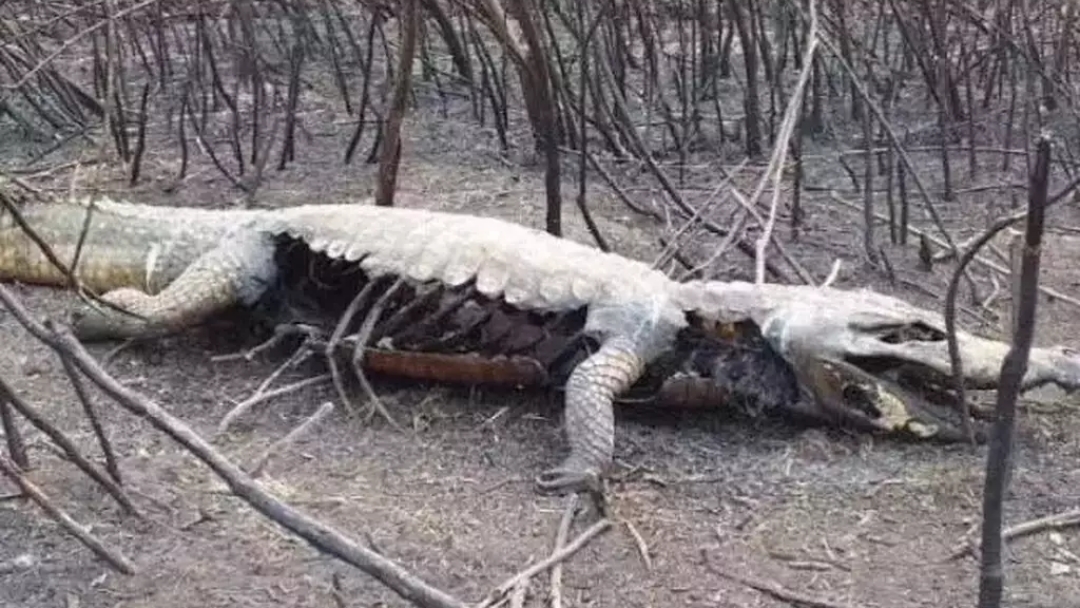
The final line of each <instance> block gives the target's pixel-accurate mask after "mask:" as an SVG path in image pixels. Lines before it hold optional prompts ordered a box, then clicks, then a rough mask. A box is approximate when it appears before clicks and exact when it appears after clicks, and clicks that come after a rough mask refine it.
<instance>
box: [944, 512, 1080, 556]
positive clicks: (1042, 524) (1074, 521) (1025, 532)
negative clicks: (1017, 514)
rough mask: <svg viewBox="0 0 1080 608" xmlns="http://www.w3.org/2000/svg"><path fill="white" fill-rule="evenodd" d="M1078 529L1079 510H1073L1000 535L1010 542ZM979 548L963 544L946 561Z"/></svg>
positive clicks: (1027, 523) (1007, 530)
mask: <svg viewBox="0 0 1080 608" xmlns="http://www.w3.org/2000/svg"><path fill="white" fill-rule="evenodd" d="M1072 527H1080V509H1073V510H1071V511H1064V512H1062V513H1055V514H1053V515H1047V516H1046V517H1040V518H1038V519H1032V520H1030V521H1025V522H1022V523H1019V524H1016V525H1015V526H1010V527H1008V528H1006V529H1005V531H1004V532H1002V533H1001V538H1002V539H1003V540H1005V541H1011V540H1014V539H1017V538H1021V537H1024V536H1030V535H1032V534H1036V533H1038V532H1045V531H1047V530H1061V529H1064V528H1072ZM978 548H979V543H978V542H965V543H964V545H963V546H962V547H960V548H958V549H956V550H955V551H953V553H952V554H951V555H949V559H948V560H947V561H952V560H956V559H960V558H961V557H964V556H965V555H968V554H970V553H974V551H975V550H976V549H978Z"/></svg>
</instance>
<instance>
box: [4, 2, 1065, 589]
mask: <svg viewBox="0 0 1080 608" xmlns="http://www.w3.org/2000/svg"><path fill="white" fill-rule="evenodd" d="M811 1H812V0H739V1H733V0H716V1H705V0H678V1H676V0H670V1H668V0H665V1H661V0H600V1H593V2H572V1H567V0H506V1H504V2H500V1H498V0H400V1H398V2H390V1H387V2H369V1H363V0H277V1H254V0H232V1H169V0H139V1H119V0H97V1H91V2H60V1H56V2H53V1H45V2H18V1H11V2H4V3H0V138H2V140H3V141H2V142H0V168H3V170H5V171H8V172H10V173H11V174H13V175H20V176H23V177H25V178H26V179H28V180H29V179H34V178H41V177H50V176H55V175H58V174H61V173H63V172H65V171H70V170H71V169H72V168H78V167H81V166H84V165H88V164H98V165H108V166H110V167H112V168H114V169H116V170H118V171H119V172H121V173H122V175H123V176H124V180H125V181H126V184H127V185H128V186H131V187H137V186H139V185H140V184H143V183H145V182H146V181H147V180H148V177H147V174H148V173H151V172H152V173H154V174H155V175H158V174H160V173H161V172H162V171H165V172H167V173H169V180H170V182H169V184H168V185H167V186H166V187H165V191H174V190H177V189H182V188H183V187H184V184H185V180H187V179H188V178H189V177H190V176H191V175H192V173H193V171H194V169H193V167H195V166H196V165H198V164H200V163H206V162H209V163H210V165H212V167H213V170H214V171H216V172H218V173H220V174H221V175H222V176H224V177H225V179H226V180H227V183H228V184H229V187H230V188H231V189H232V190H233V191H234V195H235V201H236V204H243V205H259V204H261V201H260V192H261V191H260V188H261V187H262V186H263V185H264V182H265V181H266V180H267V179H268V176H270V175H272V174H274V173H275V172H278V173H280V172H283V171H287V170H291V169H294V168H296V167H302V166H303V165H304V163H305V159H306V158H310V157H311V156H312V155H314V154H316V153H320V154H325V146H323V145H321V144H322V143H325V142H320V140H325V139H326V138H325V137H324V135H325V134H326V133H327V132H329V131H336V133H334V135H335V136H338V137H337V139H335V141H343V142H346V143H345V144H344V145H337V147H336V148H335V149H334V150H333V154H334V155H335V157H336V160H335V161H334V162H335V163H338V164H339V166H340V169H339V170H340V172H342V173H343V174H350V173H351V172H355V174H356V175H366V176H369V177H371V178H372V179H371V184H372V187H371V189H370V190H371V191H370V194H371V195H372V196H374V197H375V201H376V204H379V205H393V204H394V203H395V200H394V199H395V194H396V193H397V188H398V183H399V180H398V175H399V172H400V171H401V170H403V169H405V168H407V167H409V165H410V160H411V159H414V158H415V156H414V154H415V149H413V148H410V146H408V145H405V144H403V142H404V141H406V139H407V138H406V137H405V136H406V135H409V136H411V137H413V138H417V137H420V138H423V137H424V134H423V133H422V131H421V129H422V126H423V125H424V124H427V123H424V122H423V121H424V120H432V119H434V120H438V119H439V117H447V116H450V115H454V116H457V117H460V116H468V117H469V119H470V120H472V121H474V124H475V128H476V131H475V137H476V139H477V142H481V143H482V144H483V145H484V146H486V147H487V148H491V149H495V150H497V151H498V155H499V157H500V160H501V162H503V163H505V164H506V165H507V166H513V167H516V168H518V169H520V170H522V171H526V172H535V173H537V174H542V175H543V184H544V191H545V196H546V207H545V215H544V218H543V222H542V225H543V227H544V228H546V230H547V231H548V232H551V233H553V234H556V235H562V234H563V233H564V215H565V214H567V213H568V211H567V210H571V209H572V210H573V213H576V214H579V215H580V217H581V218H582V219H583V221H584V223H585V225H586V226H587V229H588V232H589V233H590V236H591V238H592V239H593V240H594V241H595V243H596V244H597V246H599V247H601V248H603V249H613V248H615V247H613V246H612V243H611V242H610V240H611V235H610V234H605V232H604V230H603V229H602V227H601V226H600V225H599V224H598V223H597V222H596V221H594V215H595V214H596V213H597V211H596V210H595V209H594V208H593V206H592V204H591V202H590V201H591V193H593V192H597V191H603V192H605V193H608V194H609V195H610V196H612V197H614V198H615V199H616V200H617V201H618V203H619V205H620V209H621V210H622V211H623V212H625V213H628V214H630V215H632V216H633V217H635V218H639V219H643V220H647V221H649V222H652V223H653V224H654V225H655V227H656V234H657V237H656V238H657V243H658V247H659V249H660V254H659V255H658V257H657V258H656V259H655V260H653V261H654V263H656V264H657V265H659V266H661V267H663V268H664V269H665V270H667V271H668V272H669V273H671V274H673V275H675V276H678V277H681V278H688V277H700V278H722V279H730V278H751V277H754V276H755V275H756V277H757V278H759V279H760V278H767V279H768V280H771V281H780V282H793V283H807V284H819V283H822V282H825V281H828V282H832V281H833V280H835V279H836V277H837V273H838V272H839V269H840V267H839V266H838V265H837V264H835V263H834V262H835V260H836V257H837V256H836V255H835V250H834V251H833V252H832V253H829V252H828V251H826V252H825V253H822V252H821V251H819V249H820V247H818V246H820V245H822V244H823V243H824V241H827V240H829V239H832V238H834V237H835V238H841V237H842V238H844V239H847V241H845V242H850V243H852V244H857V245H856V246H854V247H849V248H847V249H846V250H844V254H845V255H844V256H843V257H844V258H845V259H844V261H845V263H846V264H847V269H846V270H845V271H844V273H845V274H846V275H847V276H845V277H844V278H843V279H841V281H840V282H841V283H843V282H845V281H848V282H849V283H848V284H855V285H860V284H863V283H874V284H877V285H881V284H884V285H890V286H893V287H896V286H902V287H904V288H907V289H913V290H915V292H916V293H919V294H921V295H922V296H926V297H929V298H931V301H933V302H938V303H939V302H940V298H942V297H943V296H944V295H945V291H946V285H947V284H948V283H949V282H950V281H949V278H950V277H949V274H950V273H951V271H947V272H945V273H935V272H934V271H935V269H936V268H941V267H942V266H943V265H945V266H948V265H951V264H952V263H953V262H954V261H955V260H956V258H958V257H960V255H961V254H962V252H963V251H964V250H965V246H966V245H967V244H969V243H970V242H971V240H972V239H973V238H975V237H976V236H977V235H979V234H981V233H982V232H983V231H984V230H985V229H986V228H987V227H989V226H990V225H991V224H993V223H994V222H995V221H996V220H999V218H1002V217H1005V216H1009V215H1010V214H1013V215H1014V217H1015V219H1016V220H1017V222H1018V221H1019V220H1020V219H1022V216H1021V215H1017V214H1018V213H1021V212H1023V207H1024V204H1025V202H1026V199H1027V191H1028V186H1029V182H1028V175H1029V173H1031V172H1032V170H1033V169H1034V167H1035V166H1036V160H1035V146H1036V143H1035V142H1036V141H1037V140H1040V139H1042V140H1045V141H1047V142H1049V143H1050V144H1051V145H1052V148H1053V162H1052V165H1051V167H1050V169H1049V171H1048V172H1049V174H1050V176H1051V177H1050V182H1051V184H1052V187H1051V188H1050V190H1051V192H1055V191H1059V190H1060V191H1064V190H1062V188H1063V186H1064V185H1065V184H1067V183H1071V182H1073V180H1075V179H1076V178H1077V177H1078V175H1077V172H1078V169H1080V158H1078V154H1080V149H1078V146H1080V113H1078V109H1080V108H1078V105H1077V99H1078V97H1077V93H1078V89H1077V82H1076V79H1077V77H1078V76H1080V74H1078V73H1077V68H1076V65H1077V53H1078V52H1080V40H1078V38H1080V27H1078V19H1077V17H1078V11H1080V6H1078V5H1077V3H1075V2H1072V1H1070V0H1058V1H1050V0H1028V1H1025V0H979V1H962V0H865V1H846V0H816V1H815V2H813V5H811V4H810V2H811ZM796 98H797V99H796ZM796 100H797V101H799V102H800V103H797V104H795V103H793V101H796ZM785 112H789V114H788V116H787V120H785ZM329 115H333V116H335V117H337V118H338V119H337V120H335V121H333V124H332V125H327V124H325V123H321V122H320V121H321V119H322V118H323V117H326V116H329ZM342 130H345V131H347V137H340V136H341V135H342ZM413 141H415V139H414V140H413ZM452 143H453V145H451V144H452ZM431 145H432V147H435V148H437V147H438V146H439V145H441V144H440V142H438V141H435V142H432V144H431ZM478 145H480V144H478ZM454 146H460V142H448V143H447V148H448V149H451V148H453V149H454V150H455V152H453V153H454V154H460V153H461V151H460V148H455V147H454ZM1045 149H1048V148H1046V147H1045V146H1044V150H1045ZM71 159H74V160H71ZM150 164H153V166H154V168H153V169H152V171H151V170H150V169H148V166H149V165H150ZM463 164H465V161H464V160H463ZM463 170H464V169H463ZM50 187H52V188H53V189H54V190H63V189H64V188H62V187H58V186H56V185H55V184H52V186H50ZM311 202H316V201H311ZM317 202H327V201H324V200H320V201H317ZM1052 204H1054V205H1055V208H1054V209H1053V213H1051V214H1050V215H1049V216H1048V217H1049V219H1048V221H1047V230H1048V231H1049V232H1053V233H1055V234H1058V235H1074V234H1080V227H1078V226H1077V225H1074V224H1073V223H1072V222H1074V221H1075V222H1077V223H1078V224H1080V220H1078V218H1080V216H1078V215H1077V214H1076V209H1075V202H1074V201H1073V199H1071V198H1069V197H1067V196H1058V197H1056V198H1053V199H1052ZM475 212H476V213H483V210H482V209H477V210H476V211H475ZM822 227H826V228H829V229H830V230H832V232H830V230H824V231H823V230H822ZM1017 227H1020V226H1019V224H1018V223H1017ZM815 235H817V236H815ZM821 235H824V236H821ZM838 235H839V236H838ZM1014 238H1015V237H1014ZM1008 240H1009V239H1008V238H1005V237H1002V238H1001V239H998V240H996V241H992V243H991V244H990V246H989V247H987V249H986V250H985V251H983V253H981V254H980V255H979V256H978V258H977V259H978V261H979V262H980V263H979V264H975V265H972V266H970V267H969V268H968V269H967V271H966V274H965V280H964V282H963V283H962V288H961V289H960V290H959V294H960V295H959V298H958V300H957V302H959V306H960V308H961V311H962V312H963V313H964V315H965V316H964V317H963V319H964V322H965V323H968V322H971V321H976V322H979V323H982V324H983V327H984V328H985V327H992V328H996V329H998V330H1000V329H1003V328H1004V329H1009V323H1008V322H1007V321H1003V320H1002V319H1003V316H1002V313H1001V312H1000V310H997V309H995V308H994V307H995V306H996V305H997V304H999V303H1001V302H1003V301H1004V302H1007V301H1008V300H1009V299H1010V297H1011V296H1010V290H1012V289H1014V288H1013V287H1011V286H1010V285H1009V281H1010V280H1013V279H1010V274H1011V273H1010V269H1011V268H1012V267H1013V264H1014V261H1013V260H1012V259H1011V258H1010V255H1009V252H1008V250H1007V247H1006V245H1007V241H1008ZM833 245H836V242H834V243H833ZM815 247H817V249H815ZM1017 268H1018V267H1017ZM851 273H854V274H855V275H856V276H852V274H851ZM860 273H861V274H860ZM827 277H828V278H827ZM956 283H957V281H953V285H952V288H953V289H954V290H955V289H956ZM1041 291H1042V293H1044V294H1046V295H1049V296H1051V299H1052V300H1056V301H1060V302H1066V303H1069V304H1070V306H1075V305H1076V304H1077V303H1078V302H1077V300H1076V299H1075V298H1074V297H1073V296H1071V295H1070V293H1069V290H1068V289H1062V287H1061V286H1043V287H1041ZM1013 299H1014V300H1015V299H1016V298H1015V297H1013ZM1072 314H1075V310H1073V313H1072ZM1006 316H1007V315H1006ZM421 605H453V604H439V603H438V602H435V603H429V604H424V603H423V602H421ZM983 605H984V606H990V605H993V604H990V603H987V604H983Z"/></svg>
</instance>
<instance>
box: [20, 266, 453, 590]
mask: <svg viewBox="0 0 1080 608" xmlns="http://www.w3.org/2000/svg"><path fill="white" fill-rule="evenodd" d="M0 303H2V304H3V305H4V306H5V307H7V309H8V310H9V311H10V312H11V314H12V316H14V317H15V319H16V320H17V321H18V322H19V323H20V324H21V325H22V326H23V327H25V328H26V329H27V331H29V332H30V333H31V334H33V335H34V337H36V338H37V339H38V340H40V341H41V342H42V343H43V344H45V345H46V346H48V347H49V348H51V349H53V350H54V351H56V352H57V353H61V354H67V355H69V356H70V357H71V360H72V362H73V363H75V366H76V367H78V368H79V370H80V371H81V372H82V373H83V374H85V375H86V376H87V377H88V378H89V379H90V380H91V381H92V382H93V383H94V384H96V385H97V386H98V387H99V388H101V390H103V391H104V392H105V393H106V394H107V395H109V396H110V397H112V398H113V399H114V400H116V402H117V403H118V404H119V405H120V406H122V407H123V408H124V409H126V410H128V411H129V412H131V413H133V414H135V415H136V416H139V417H140V418H143V419H144V420H146V421H147V422H149V423H150V424H151V425H153V426H154V427H155V428H157V429H158V430H160V431H162V432H164V433H165V434H166V435H168V436H169V437H170V438H172V439H173V440H174V441H176V442H177V443H179V444H180V445H182V446H183V447H184V448H186V449H187V450H188V451H189V452H191V453H192V454H193V455H194V456H195V457H196V458H198V459H199V460H201V461H202V462H203V463H204V464H206V465H207V466H208V467H210V469H211V470H212V471H213V472H214V473H215V474H217V475H218V476H219V477H220V478H221V479H222V480H223V481H225V483H226V484H227V485H228V486H229V489H230V490H231V491H232V493H233V494H235V495H236V496H238V497H240V498H241V499H243V500H244V501H245V502H246V503H248V504H249V505H250V506H251V507H252V508H254V509H255V510H256V511H258V512H259V513H262V514H263V515H264V516H266V517H267V518H269V519H271V520H273V521H275V522H276V523H278V524H280V525H281V526H282V527H284V528H286V529H288V530H289V531H291V532H293V533H294V534H296V535H297V536H299V537H301V538H303V539H304V540H305V541H307V542H308V544H310V545H311V546H312V547H314V548H315V549H317V550H319V551H320V552H323V553H326V554H328V555H331V556H333V557H336V558H337V559H340V560H341V561H343V562H345V563H347V564H350V565H352V566H355V567H356V568H357V569H359V570H361V571H362V572H364V573H366V574H368V575H370V576H372V577H374V578H375V579H376V580H378V581H379V582H381V583H382V584H384V585H386V586H387V587H389V588H390V589H391V590H393V591H394V592H395V593H397V594H398V595H399V596H401V597H402V598H403V599H405V600H406V601H409V602H411V603H413V604H415V605H417V606H420V607H421V608H467V605H466V604H465V603H464V602H462V601H460V600H458V599H456V598H454V597H453V596H451V595H449V594H448V593H446V592H445V591H442V590H440V589H438V588H435V587H433V586H431V585H429V584H428V583H426V582H424V581H423V580H422V579H420V578H419V577H418V576H416V575H415V574H413V573H412V572H410V571H408V570H406V569H405V568H404V567H402V566H401V565H400V564H398V563H397V562H395V561H393V560H391V559H389V558H386V557H383V556H382V555H381V554H379V553H377V552H375V551H373V550H371V549H369V548H367V547H364V546H362V545H360V544H358V543H356V542H354V541H352V540H351V539H349V538H347V537H345V536H344V535H343V534H342V533H340V532H338V531H337V530H335V529H334V528H332V527H330V526H328V525H326V524H324V523H322V522H320V521H318V520H316V519H314V518H312V517H310V516H308V515H306V514H304V513H303V512H301V511H299V510H297V509H295V508H293V507H291V506H289V505H287V504H285V503H283V502H281V501H280V500H278V499H277V498H275V497H274V496H273V495H272V494H270V493H269V492H267V491H266V490H264V489H263V488H262V487H261V486H260V485H259V483H258V482H257V481H255V480H254V479H252V477H251V476H250V475H248V474H247V473H245V472H244V471H243V469H241V468H240V467H239V466H237V465H236V464H235V463H233V462H232V461H230V460H229V459H227V458H225V457H224V456H222V455H221V453H220V452H218V451H217V450H215V449H214V447H213V446H212V445H210V443H209V442H208V441H206V440H205V439H203V438H202V437H200V436H199V434H198V433H196V432H195V431H194V430H192V429H191V427H189V426H188V425H187V424H185V423H184V422H183V421H181V420H180V419H178V418H176V417H174V416H173V415H172V414H170V413H169V412H168V411H166V410H165V409H164V408H162V407H161V406H160V405H158V404H157V403H156V402H154V401H153V400H152V399H150V398H149V397H147V396H146V395H143V394H142V393H140V392H138V391H135V390H133V389H130V388H128V387H126V386H124V385H122V384H121V383H120V382H119V381H118V380H116V378H113V377H112V376H111V375H110V374H109V373H108V372H106V371H105V370H104V369H103V368H102V367H101V365H100V364H99V363H98V362H97V361H95V360H94V358H93V357H92V356H91V355H90V353H89V352H88V351H87V350H86V348H85V347H83V345H82V344H81V343H80V342H79V341H78V339H77V338H75V336H74V334H72V333H71V330H70V329H68V328H66V327H58V326H57V325H56V324H55V323H52V322H46V324H45V325H43V324H41V323H39V322H38V321H36V320H35V319H33V318H32V317H31V316H30V314H29V312H28V311H27V310H26V308H25V307H24V306H23V305H22V304H21V303H19V302H18V301H17V300H16V299H15V297H14V296H13V295H12V294H11V292H10V291H9V290H8V289H7V288H6V287H4V286H3V285H0Z"/></svg>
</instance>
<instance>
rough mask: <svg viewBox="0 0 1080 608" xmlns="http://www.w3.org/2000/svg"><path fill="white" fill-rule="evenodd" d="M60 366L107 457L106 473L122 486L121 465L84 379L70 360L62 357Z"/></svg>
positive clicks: (102, 451)
mask: <svg viewBox="0 0 1080 608" xmlns="http://www.w3.org/2000/svg"><path fill="white" fill-rule="evenodd" d="M60 364H61V365H62V366H63V367H64V373H65V374H66V375H67V377H68V381H69V382H71V387H72V388H73V389H74V390H75V395H76V396H77V397H78V398H79V402H80V403H82V406H83V412H85V413H86V417H87V418H88V419H89V420H90V427H91V428H92V429H93V430H94V436H96V437H97V440H98V445H99V446H101V453H102V455H103V456H104V457H105V471H106V472H108V473H109V476H110V477H112V478H113V479H114V480H115V481H116V483H117V485H119V484H122V483H123V480H122V479H121V477H120V465H119V464H118V463H117V462H116V454H115V453H114V452H113V449H112V443H111V442H110V441H109V436H108V435H107V434H106V433H105V427H104V426H103V425H102V424H101V420H99V419H98V415H97V411H96V410H95V409H94V404H93V402H92V401H91V400H90V395H89V394H88V393H87V392H86V386H85V385H84V384H83V381H82V378H80V377H79V374H78V373H77V372H76V371H75V366H74V365H72V363H71V361H70V360H69V359H67V358H65V357H60Z"/></svg>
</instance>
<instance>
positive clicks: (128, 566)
mask: <svg viewBox="0 0 1080 608" xmlns="http://www.w3.org/2000/svg"><path fill="white" fill-rule="evenodd" d="M0 473H3V474H4V475H6V476H7V477H8V479H10V480H11V481H13V482H15V484H16V485H18V486H19V489H21V490H22V491H23V494H25V495H26V496H28V497H30V500H33V501H34V502H36V503H37V504H38V506H39V507H41V508H42V510H44V511H45V512H46V513H48V514H49V517H51V518H52V519H53V520H54V521H56V523H58V524H60V527H62V528H63V529H64V530H67V531H68V533H70V534H71V535H72V536H74V537H75V538H77V539H79V542H81V543H82V544H83V545H86V548H87V549H90V550H91V551H93V552H94V554H95V555H97V556H98V557H100V558H101V559H103V560H105V561H106V562H108V564H109V565H110V566H112V568H113V569H114V570H116V571H117V572H121V573H123V574H135V566H134V565H132V563H131V562H130V561H128V559H127V558H126V557H124V555H123V554H121V553H119V552H117V551H115V550H114V549H111V548H109V547H108V546H107V545H105V543H103V542H101V541H100V540H98V539H97V537H95V536H94V535H93V534H91V533H90V532H89V531H88V530H87V529H86V528H84V527H83V526H81V525H79V523H78V522H77V521H75V520H74V519H72V518H71V516H70V515H68V514H67V513H66V512H64V510H63V509H61V508H60V507H57V506H56V505H54V504H53V502H52V500H50V499H49V497H48V496H47V495H46V494H45V493H44V492H42V491H41V490H40V489H39V488H38V487H37V486H36V485H34V484H33V482H31V481H30V480H29V479H27V478H26V476H24V475H23V474H22V473H20V472H19V468H18V467H17V466H15V463H14V462H12V461H10V460H8V459H7V457H6V456H4V455H3V454H0Z"/></svg>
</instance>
